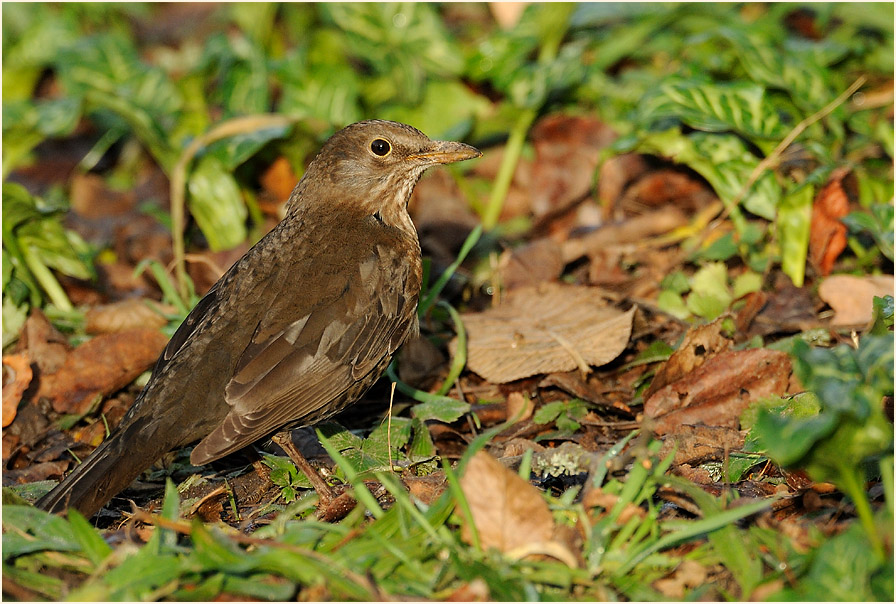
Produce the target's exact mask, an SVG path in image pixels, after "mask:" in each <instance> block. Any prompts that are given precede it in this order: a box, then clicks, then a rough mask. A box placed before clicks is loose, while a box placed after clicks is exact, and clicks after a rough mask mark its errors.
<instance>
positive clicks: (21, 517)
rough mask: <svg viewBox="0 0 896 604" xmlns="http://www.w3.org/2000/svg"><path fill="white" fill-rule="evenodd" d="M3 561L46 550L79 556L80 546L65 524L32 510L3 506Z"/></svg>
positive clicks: (54, 517)
mask: <svg viewBox="0 0 896 604" xmlns="http://www.w3.org/2000/svg"><path fill="white" fill-rule="evenodd" d="M2 550H3V560H4V561H6V560H10V559H12V558H15V557H17V556H22V555H24V554H28V553H32V552H39V551H43V550H51V551H61V552H78V551H81V544H80V543H79V541H78V539H77V537H76V536H75V534H74V532H73V531H72V528H71V526H70V525H69V523H68V522H66V520H65V519H64V518H62V517H60V516H56V515H55V514H48V513H47V512H44V511H43V510H38V509H37V508H33V507H31V506H17V505H9V506H6V505H5V506H3V548H2Z"/></svg>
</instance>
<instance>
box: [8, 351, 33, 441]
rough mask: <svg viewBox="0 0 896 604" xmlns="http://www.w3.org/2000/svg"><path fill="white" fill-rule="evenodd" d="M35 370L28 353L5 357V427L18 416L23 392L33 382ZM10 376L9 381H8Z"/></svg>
mask: <svg viewBox="0 0 896 604" xmlns="http://www.w3.org/2000/svg"><path fill="white" fill-rule="evenodd" d="M32 376H33V372H32V370H31V361H30V360H29V358H28V355H27V354H24V353H23V354H11V355H7V356H4V357H3V427H4V428H5V427H6V426H8V425H9V424H11V423H12V421H13V420H14V419H15V418H16V411H18V408H19V402H20V401H21V400H22V394H24V393H25V391H26V390H27V389H28V386H29V385H30V384H31V378H32ZM7 378H9V381H7Z"/></svg>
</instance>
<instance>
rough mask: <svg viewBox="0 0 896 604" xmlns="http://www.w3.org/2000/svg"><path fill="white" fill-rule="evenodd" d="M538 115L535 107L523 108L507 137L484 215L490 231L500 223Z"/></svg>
mask: <svg viewBox="0 0 896 604" xmlns="http://www.w3.org/2000/svg"><path fill="white" fill-rule="evenodd" d="M536 115H538V113H537V112H536V110H535V109H525V110H523V111H522V112H520V114H519V116H518V117H517V120H516V124H514V126H513V130H511V131H510V138H508V139H507V146H506V147H505V149H504V157H503V158H501V166H500V168H498V175H497V177H495V183H494V186H493V187H492V194H491V195H490V196H489V199H488V205H487V206H486V207H485V213H484V214H483V216H482V226H483V228H484V229H486V230H488V231H490V230H492V229H493V228H495V225H497V224H498V218H499V217H500V216H501V210H502V209H503V208H504V200H505V199H506V198H507V192H508V191H509V190H510V183H511V181H512V180H513V173H514V172H515V171H516V165H517V163H518V162H519V160H520V155H522V152H523V144H525V142H526V134H528V132H529V128H530V127H531V126H532V122H534V121H535V117H536Z"/></svg>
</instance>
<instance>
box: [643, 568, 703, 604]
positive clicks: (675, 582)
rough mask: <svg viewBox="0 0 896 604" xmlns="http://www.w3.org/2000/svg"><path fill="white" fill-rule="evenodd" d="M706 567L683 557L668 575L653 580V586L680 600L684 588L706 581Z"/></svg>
mask: <svg viewBox="0 0 896 604" xmlns="http://www.w3.org/2000/svg"><path fill="white" fill-rule="evenodd" d="M707 576H708V573H707V572H706V568H705V567H704V566H703V565H702V564H700V563H699V562H697V561H695V560H689V559H687V558H685V559H684V560H682V561H681V564H679V565H678V568H676V569H675V572H673V573H672V574H671V575H670V576H668V577H666V578H664V579H658V580H656V581H654V582H653V587H654V589H656V590H657V591H658V592H660V593H661V594H663V595H664V596H666V597H668V598H673V599H676V600H680V599H681V598H683V597H684V595H685V593H686V590H690V589H693V588H695V587H698V586H700V585H703V584H704V583H706V577H707Z"/></svg>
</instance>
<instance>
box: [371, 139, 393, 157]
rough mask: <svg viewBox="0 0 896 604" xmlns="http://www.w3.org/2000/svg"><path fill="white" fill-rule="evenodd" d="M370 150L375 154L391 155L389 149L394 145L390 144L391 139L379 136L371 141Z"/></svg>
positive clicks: (381, 155)
mask: <svg viewBox="0 0 896 604" xmlns="http://www.w3.org/2000/svg"><path fill="white" fill-rule="evenodd" d="M370 150H371V151H373V154H374V155H379V156H380V157H385V156H387V155H389V151H391V150H392V145H390V144H389V141H387V140H384V139H382V138H378V139H376V140H375V141H373V142H372V143H370Z"/></svg>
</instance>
